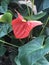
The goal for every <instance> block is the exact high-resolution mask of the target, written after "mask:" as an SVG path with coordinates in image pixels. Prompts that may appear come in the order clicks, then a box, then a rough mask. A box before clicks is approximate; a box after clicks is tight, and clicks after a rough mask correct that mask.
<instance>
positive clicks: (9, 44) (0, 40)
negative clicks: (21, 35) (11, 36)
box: [0, 40, 19, 48]
mask: <svg viewBox="0 0 49 65" xmlns="http://www.w3.org/2000/svg"><path fill="white" fill-rule="evenodd" d="M0 42H2V43H4V44H7V45H10V46H13V47H16V48H18V47H19V46H16V45H13V44H11V43H8V42H5V41H3V40H0Z"/></svg>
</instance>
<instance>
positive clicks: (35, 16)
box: [25, 12, 46, 20]
mask: <svg viewBox="0 0 49 65" xmlns="http://www.w3.org/2000/svg"><path fill="white" fill-rule="evenodd" d="M45 15H46V12H43V13H40V14H37V15H31V16H26V17H25V18H26V19H27V20H39V19H40V18H42V17H44V16H45Z"/></svg>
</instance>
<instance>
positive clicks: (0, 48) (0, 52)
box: [0, 46, 6, 56]
mask: <svg viewBox="0 0 49 65" xmlns="http://www.w3.org/2000/svg"><path fill="white" fill-rule="evenodd" d="M5 52H6V48H5V47H3V46H0V56H3V55H4V54H5Z"/></svg>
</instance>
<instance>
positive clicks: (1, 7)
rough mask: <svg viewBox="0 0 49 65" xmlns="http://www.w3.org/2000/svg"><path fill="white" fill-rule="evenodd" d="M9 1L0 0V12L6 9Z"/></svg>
mask: <svg viewBox="0 0 49 65" xmlns="http://www.w3.org/2000/svg"><path fill="white" fill-rule="evenodd" d="M9 2H10V0H2V1H1V6H0V12H1V13H5V12H6V11H7V9H8V4H9Z"/></svg>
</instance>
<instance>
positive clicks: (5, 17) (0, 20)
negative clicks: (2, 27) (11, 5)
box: [0, 12, 12, 23]
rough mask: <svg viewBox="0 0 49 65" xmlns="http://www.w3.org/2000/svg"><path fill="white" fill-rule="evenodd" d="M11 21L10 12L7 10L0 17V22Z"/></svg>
mask: <svg viewBox="0 0 49 65" xmlns="http://www.w3.org/2000/svg"><path fill="white" fill-rule="evenodd" d="M11 21H12V14H11V13H9V12H7V13H5V14H3V16H2V17H1V19H0V22H7V23H11Z"/></svg>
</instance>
